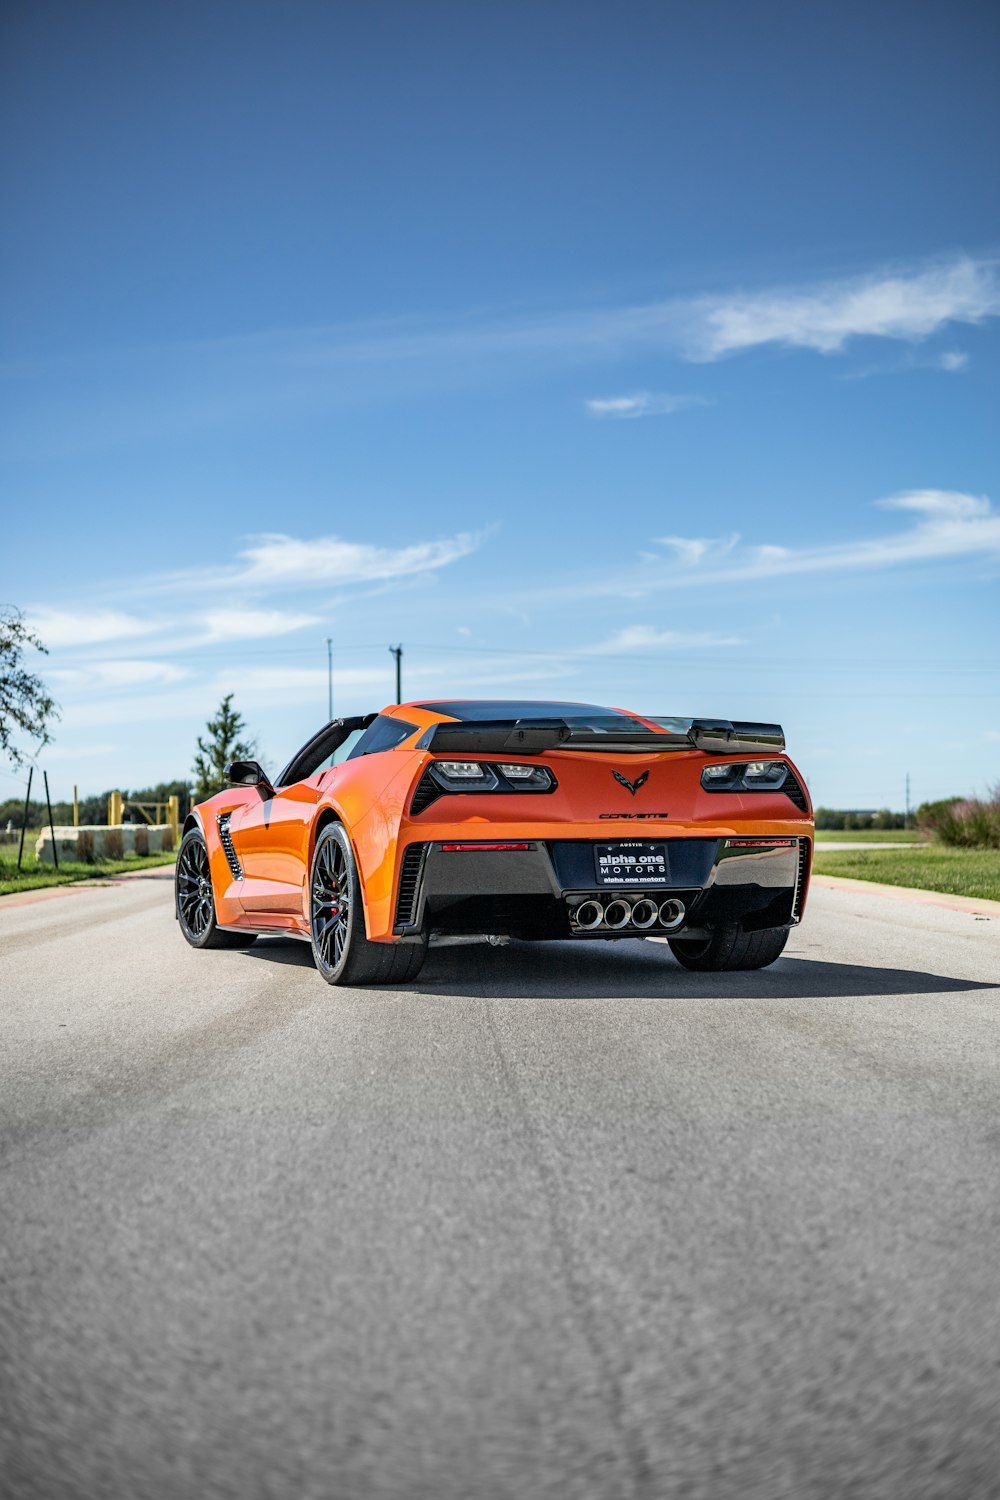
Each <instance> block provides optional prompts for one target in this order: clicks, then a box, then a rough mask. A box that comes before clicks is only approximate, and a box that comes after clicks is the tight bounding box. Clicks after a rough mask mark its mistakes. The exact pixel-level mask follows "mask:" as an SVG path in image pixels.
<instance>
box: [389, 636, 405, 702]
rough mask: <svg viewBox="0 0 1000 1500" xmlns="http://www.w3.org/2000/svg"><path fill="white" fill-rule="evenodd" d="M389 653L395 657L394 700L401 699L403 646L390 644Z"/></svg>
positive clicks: (399, 700)
mask: <svg viewBox="0 0 1000 1500" xmlns="http://www.w3.org/2000/svg"><path fill="white" fill-rule="evenodd" d="M389 655H390V656H394V657H395V658H396V702H397V703H402V701H403V648H402V646H390V647H389Z"/></svg>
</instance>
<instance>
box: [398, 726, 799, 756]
mask: <svg viewBox="0 0 1000 1500" xmlns="http://www.w3.org/2000/svg"><path fill="white" fill-rule="evenodd" d="M651 722H653V723H656V724H658V725H660V726H662V727H660V728H658V729H641V728H636V729H631V728H624V729H594V728H588V727H585V726H581V725H577V724H572V723H570V722H568V721H567V720H566V719H490V720H482V721H480V722H479V723H463V724H458V723H456V724H435V725H433V726H432V727H431V728H430V729H428V730H427V731H426V732H425V733H424V734H422V735H421V737H420V739H419V741H418V744H419V745H420V746H421V747H422V748H423V749H425V750H432V751H433V752H434V754H435V755H540V754H541V753H542V752H543V751H545V750H613V751H614V752H615V753H616V754H619V755H621V754H624V755H641V754H644V755H649V754H656V753H657V752H658V751H668V750H690V749H692V748H693V749H695V750H705V751H708V752H709V753H710V754H713V755H718V754H723V753H725V752H726V751H729V752H730V753H731V754H732V753H735V754H752V753H753V752H755V751H756V752H763V751H772V752H773V751H776V750H784V748H785V735H784V731H783V730H782V728H781V725H780V724H750V723H745V722H743V721H742V720H735V721H731V720H729V719H661V718H656V719H653V720H652V721H651Z"/></svg>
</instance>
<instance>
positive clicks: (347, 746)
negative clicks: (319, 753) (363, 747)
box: [322, 729, 368, 771]
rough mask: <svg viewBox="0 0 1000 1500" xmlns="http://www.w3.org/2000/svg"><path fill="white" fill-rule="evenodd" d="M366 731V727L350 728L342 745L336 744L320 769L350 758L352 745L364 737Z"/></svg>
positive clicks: (339, 763) (352, 752)
mask: <svg viewBox="0 0 1000 1500" xmlns="http://www.w3.org/2000/svg"><path fill="white" fill-rule="evenodd" d="M367 733H368V730H367V729H352V730H351V733H350V734H349V735H348V736H347V739H346V740H345V741H344V743H343V744H342V745H338V746H337V748H336V750H335V751H334V752H333V754H332V755H330V756H328V757H327V759H326V760H325V761H324V762H323V766H322V769H323V770H324V771H325V770H328V769H329V767H330V766H339V765H341V763H342V762H343V761H345V760H350V758H351V756H352V755H353V754H354V747H355V745H356V744H357V743H358V741H359V740H361V739H364V737H365V735H366V734H367Z"/></svg>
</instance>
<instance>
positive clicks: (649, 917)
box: [632, 899, 659, 932]
mask: <svg viewBox="0 0 1000 1500" xmlns="http://www.w3.org/2000/svg"><path fill="white" fill-rule="evenodd" d="M658 916H659V911H658V910H657V906H656V902H655V901H646V900H645V899H643V900H642V901H637V902H636V903H635V905H634V906H633V908H632V925H633V927H638V928H639V930H640V932H642V931H645V929H646V928H647V927H652V925H653V923H654V922H655V921H656V919H657V917H658Z"/></svg>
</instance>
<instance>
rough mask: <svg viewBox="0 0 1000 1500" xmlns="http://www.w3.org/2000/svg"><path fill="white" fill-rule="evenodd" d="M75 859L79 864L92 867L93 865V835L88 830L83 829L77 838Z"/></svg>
mask: <svg viewBox="0 0 1000 1500" xmlns="http://www.w3.org/2000/svg"><path fill="white" fill-rule="evenodd" d="M76 857H77V859H78V860H79V861H80V863H81V864H84V865H92V864H93V863H94V835H93V834H92V833H91V832H90V831H89V830H88V829H84V831H83V832H82V833H81V834H80V835H79V837H78V838H77V841H76Z"/></svg>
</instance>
